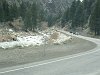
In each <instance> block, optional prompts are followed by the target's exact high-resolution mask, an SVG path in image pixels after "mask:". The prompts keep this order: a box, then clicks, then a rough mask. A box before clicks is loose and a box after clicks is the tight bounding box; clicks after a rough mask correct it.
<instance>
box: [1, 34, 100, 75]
mask: <svg viewBox="0 0 100 75" xmlns="http://www.w3.org/2000/svg"><path fill="white" fill-rule="evenodd" d="M63 33H65V34H68V35H71V36H75V37H78V38H82V39H85V40H87V41H91V43H95V44H96V45H97V46H96V47H95V48H93V49H91V50H89V51H86V52H82V53H77V54H73V55H68V56H64V57H59V58H54V59H49V60H44V61H40V62H35V63H31V64H25V65H20V66H14V67H10V68H3V69H0V75H100V40H99V39H95V38H89V37H84V36H80V35H73V34H70V33H66V32H63Z"/></svg>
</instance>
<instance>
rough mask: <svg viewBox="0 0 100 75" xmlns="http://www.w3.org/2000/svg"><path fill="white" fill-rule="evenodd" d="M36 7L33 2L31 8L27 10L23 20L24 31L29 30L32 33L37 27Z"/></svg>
mask: <svg viewBox="0 0 100 75" xmlns="http://www.w3.org/2000/svg"><path fill="white" fill-rule="evenodd" d="M37 11H38V10H37V5H36V3H35V2H34V3H33V4H32V6H31V8H30V9H27V12H26V14H25V15H26V16H25V19H24V23H25V26H24V28H25V30H30V31H34V30H35V28H36V27H37V18H38V17H37V16H38V12H37Z"/></svg>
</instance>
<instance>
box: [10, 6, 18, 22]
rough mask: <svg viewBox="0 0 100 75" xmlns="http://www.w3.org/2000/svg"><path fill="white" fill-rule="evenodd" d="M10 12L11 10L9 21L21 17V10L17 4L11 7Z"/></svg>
mask: <svg viewBox="0 0 100 75" xmlns="http://www.w3.org/2000/svg"><path fill="white" fill-rule="evenodd" d="M9 10H10V11H9V13H10V14H9V16H10V18H9V20H11V21H12V20H13V19H14V18H15V19H17V18H18V17H19V9H18V7H17V5H16V4H13V5H10V8H9Z"/></svg>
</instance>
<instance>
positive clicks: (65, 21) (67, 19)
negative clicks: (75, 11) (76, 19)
mask: <svg viewBox="0 0 100 75" xmlns="http://www.w3.org/2000/svg"><path fill="white" fill-rule="evenodd" d="M69 14H70V10H69V8H67V11H65V12H64V15H63V17H62V19H61V25H62V27H64V26H65V23H67V22H68V21H69V20H70V18H69Z"/></svg>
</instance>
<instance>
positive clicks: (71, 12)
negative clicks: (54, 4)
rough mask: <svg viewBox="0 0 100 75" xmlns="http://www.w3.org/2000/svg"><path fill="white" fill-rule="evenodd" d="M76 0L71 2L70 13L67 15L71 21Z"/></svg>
mask: <svg viewBox="0 0 100 75" xmlns="http://www.w3.org/2000/svg"><path fill="white" fill-rule="evenodd" d="M76 8H77V7H76V0H74V1H73V2H72V5H71V7H70V13H69V18H70V20H72V19H73V17H74V14H75V11H76Z"/></svg>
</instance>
